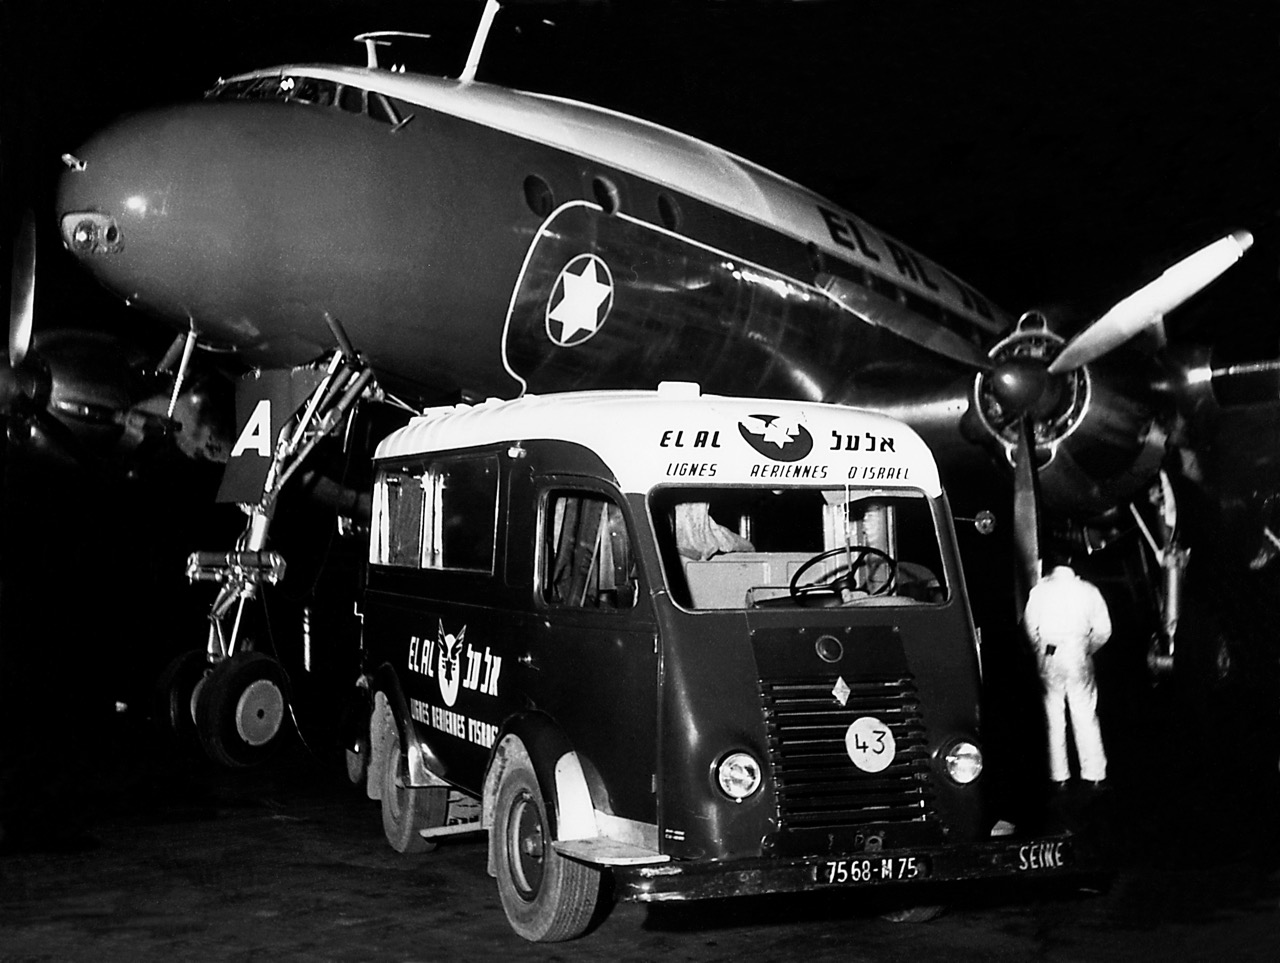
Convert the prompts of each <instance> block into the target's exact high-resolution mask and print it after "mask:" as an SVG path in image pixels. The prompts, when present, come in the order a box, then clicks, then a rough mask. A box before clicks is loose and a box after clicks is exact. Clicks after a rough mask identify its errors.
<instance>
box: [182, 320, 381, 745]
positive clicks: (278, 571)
mask: <svg viewBox="0 0 1280 963" xmlns="http://www.w3.org/2000/svg"><path fill="white" fill-rule="evenodd" d="M330 326H331V328H332V329H333V332H334V335H335V337H336V338H337V340H338V344H339V346H340V347H339V348H338V349H337V350H335V351H334V352H333V354H332V355H331V356H330V358H329V361H328V362H327V364H326V365H325V367H324V368H323V369H317V368H296V369H294V370H293V371H292V372H290V376H291V379H293V380H294V381H295V382H296V381H299V380H301V381H303V382H304V384H308V386H309V383H311V382H314V387H311V390H310V394H309V396H308V398H307V400H306V403H305V404H304V405H303V406H302V407H301V410H300V414H299V415H298V416H297V417H296V419H295V420H294V422H293V424H292V425H291V426H290V427H288V428H286V429H285V430H284V431H282V432H281V433H280V436H279V439H278V441H277V442H276V446H275V451H274V453H273V454H272V455H271V460H270V463H269V466H268V468H267V472H266V478H265V480H264V481H263V483H262V496H261V498H260V499H259V501H258V502H257V504H254V505H242V506H241V507H242V508H243V509H244V510H245V512H246V513H247V514H248V516H249V520H248V522H247V523H246V525H245V530H244V532H243V534H241V536H240V537H239V539H238V540H237V542H236V546H235V549H234V550H233V551H231V552H195V553H193V554H192V555H191V556H190V558H189V559H188V560H187V577H188V579H190V580H191V581H193V582H215V583H217V584H218V585H219V586H220V588H219V590H218V595H217V597H216V598H215V599H214V602H213V604H212V606H211V607H210V610H209V636H208V640H207V644H206V647H205V652H204V667H203V670H202V677H201V678H200V679H199V680H198V681H197V682H196V683H195V686H194V693H193V695H191V696H189V698H190V700H191V701H190V703H189V704H190V706H191V710H192V711H191V717H192V720H193V722H192V724H193V727H194V731H195V734H196V736H197V738H198V740H199V742H200V744H201V746H202V747H203V748H204V750H205V752H206V753H207V754H208V755H209V757H210V758H211V759H212V760H213V761H214V762H217V763H219V764H221V765H225V766H247V765H252V764H254V763H257V762H259V761H261V760H262V759H264V758H266V757H267V756H268V755H270V753H271V752H272V751H273V750H274V749H275V748H276V747H277V746H278V745H279V744H280V742H281V738H282V736H283V735H284V733H285V723H286V720H287V719H289V718H290V717H291V712H290V702H289V680H288V676H287V674H286V673H285V670H284V668H283V667H282V666H281V665H280V663H279V662H278V661H277V660H276V659H275V658H273V657H271V656H269V655H266V654H264V653H261V652H256V651H254V643H253V639H252V637H251V636H250V635H249V633H248V632H247V631H246V629H245V625H244V617H245V607H246V605H247V603H249V602H250V601H252V600H253V599H255V598H256V597H257V595H258V591H259V588H260V587H261V586H264V585H275V584H277V583H278V582H279V581H280V580H281V579H283V578H284V574H285V561H284V559H283V558H282V557H281V556H280V555H279V553H277V552H272V551H267V548H266V546H267V536H268V533H269V531H270V528H271V522H272V519H273V518H274V517H275V510H276V504H277V501H278V499H279V496H280V492H281V490H282V489H283V488H284V485H285V483H286V482H288V481H289V479H290V478H291V477H292V476H293V474H294V472H295V471H296V470H297V469H298V467H299V466H300V465H301V464H302V462H303V461H304V460H305V459H306V457H307V456H308V455H309V454H310V453H311V452H312V450H313V449H314V448H315V446H316V445H317V444H318V443H319V442H320V441H321V440H322V439H324V438H325V437H326V436H328V435H330V434H333V433H335V432H336V431H337V430H338V429H339V428H340V427H341V425H342V424H343V423H344V420H345V418H346V416H347V414H348V413H349V412H350V411H351V409H352V407H353V406H354V405H355V403H356V402H357V401H358V400H359V399H360V398H361V397H362V396H363V395H364V394H365V392H366V390H368V389H369V386H370V383H371V382H372V380H373V371H372V370H370V369H368V368H366V367H364V365H363V364H362V363H361V362H360V361H359V359H358V358H357V357H356V354H355V352H354V351H353V350H351V347H350V344H349V343H348V341H347V339H346V336H345V334H344V333H343V332H342V330H341V328H340V327H339V326H338V324H337V322H336V321H333V320H332V319H330ZM183 667H184V671H185V670H186V669H189V668H190V666H189V664H188V663H187V662H183ZM188 676H189V673H186V674H183V675H182V681H183V682H184V683H185V682H186V681H187V680H188ZM171 689H172V690H173V691H172V692H171V693H170V694H169V695H168V696H167V697H166V698H167V703H166V704H167V705H168V706H169V707H170V709H169V711H168V712H167V716H166V721H168V722H169V723H170V725H171V726H173V727H174V728H178V727H179V725H178V723H176V722H175V721H174V720H175V719H177V718H178V717H180V716H182V713H181V712H180V711H179V708H175V707H180V704H181V703H182V702H183V698H184V692H185V691H186V690H185V689H184V688H181V687H177V688H175V687H173V686H171ZM186 724H187V721H186V718H185V717H183V718H182V719H181V727H185V726H186Z"/></svg>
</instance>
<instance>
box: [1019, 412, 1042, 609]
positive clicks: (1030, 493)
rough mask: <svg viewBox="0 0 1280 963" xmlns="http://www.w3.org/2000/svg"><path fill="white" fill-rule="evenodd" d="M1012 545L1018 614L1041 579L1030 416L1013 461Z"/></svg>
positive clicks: (1023, 424)
mask: <svg viewBox="0 0 1280 963" xmlns="http://www.w3.org/2000/svg"><path fill="white" fill-rule="evenodd" d="M1013 547H1014V552H1015V554H1016V555H1017V578H1018V586H1017V588H1018V606H1019V608H1018V617H1019V618H1021V616H1022V607H1023V606H1024V605H1025V604H1026V601H1027V593H1028V592H1030V591H1031V588H1032V586H1033V585H1035V584H1036V582H1038V581H1039V580H1040V479H1039V476H1038V475H1037V474H1036V466H1035V451H1034V448H1033V446H1032V444H1031V419H1030V418H1023V419H1022V421H1021V424H1020V425H1019V430H1018V447H1017V450H1016V451H1015V452H1014V464H1013Z"/></svg>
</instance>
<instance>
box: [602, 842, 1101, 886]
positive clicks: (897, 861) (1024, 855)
mask: <svg viewBox="0 0 1280 963" xmlns="http://www.w3.org/2000/svg"><path fill="white" fill-rule="evenodd" d="M1090 850H1091V847H1089V846H1088V845H1087V843H1085V842H1084V841H1083V840H1082V839H1081V838H1080V837H1079V836H1074V835H1072V834H1070V833H1063V834H1061V835H1048V836H1039V837H1035V838H1033V839H1016V838H1012V837H1002V838H998V839H992V840H990V841H986V842H980V843H973V844H970V845H965V846H939V847H921V848H913V849H910V850H883V851H880V852H861V853H846V854H837V855H823V856H795V857H783V858H779V857H748V858H745V859H733V860H680V861H672V862H669V863H661V864H657V865H649V866H629V867H615V868H614V880H615V884H616V887H617V890H616V891H617V895H618V898H619V899H622V900H630V901H638V902H658V901H663V900H694V899H717V898H722V897H729V896H755V895H763V894H768V893H800V892H805V891H809V890H819V889H823V890H830V889H882V888H886V887H904V886H912V885H918V884H938V883H953V882H963V881H966V880H983V879H1009V878H1022V879H1027V880H1028V881H1031V880H1034V879H1051V878H1061V877H1068V876H1077V875H1088V874H1091V873H1097V872H1101V871H1102V870H1103V869H1104V868H1105V867H1104V866H1103V865H1102V862H1101V860H1099V859H1098V858H1097V857H1096V856H1095V855H1094V854H1093V853H1092V852H1091V851H1090Z"/></svg>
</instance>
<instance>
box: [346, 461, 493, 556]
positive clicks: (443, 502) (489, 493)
mask: <svg viewBox="0 0 1280 963" xmlns="http://www.w3.org/2000/svg"><path fill="white" fill-rule="evenodd" d="M497 520H498V459H497V456H496V455H482V456H469V457H459V458H446V459H441V460H440V461H438V462H434V463H432V464H431V465H428V466H426V468H425V469H424V468H423V467H422V466H421V465H418V466H413V467H404V468H385V469H383V470H382V471H381V472H380V473H379V475H378V480H377V483H376V484H375V486H374V500H373V537H372V538H371V539H370V544H369V561H370V562H372V563H374V564H376V565H396V566H402V567H405V568H425V569H445V570H454V571H463V572H485V573H492V572H493V556H494V546H495V544H496V538H495V532H496V530H497Z"/></svg>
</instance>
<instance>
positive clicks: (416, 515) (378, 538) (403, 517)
mask: <svg viewBox="0 0 1280 963" xmlns="http://www.w3.org/2000/svg"><path fill="white" fill-rule="evenodd" d="M423 477H424V476H418V475H410V474H402V473H400V472H388V473H386V474H384V475H382V476H381V477H380V478H379V479H378V484H377V486H376V488H375V490H374V509H373V513H374V526H373V538H372V539H371V542H370V552H369V561H371V562H374V563H377V564H379V565H402V566H409V567H411V568H417V567H418V566H420V565H421V564H422V508H423V498H422V482H423Z"/></svg>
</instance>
